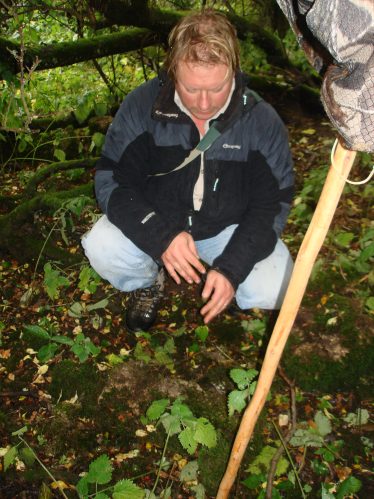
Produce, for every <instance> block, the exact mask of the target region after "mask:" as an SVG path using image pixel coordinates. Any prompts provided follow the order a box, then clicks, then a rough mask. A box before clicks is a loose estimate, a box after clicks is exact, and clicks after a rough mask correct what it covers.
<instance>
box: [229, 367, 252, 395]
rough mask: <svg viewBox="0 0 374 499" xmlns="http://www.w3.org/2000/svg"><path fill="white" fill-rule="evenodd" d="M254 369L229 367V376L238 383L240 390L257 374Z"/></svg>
mask: <svg viewBox="0 0 374 499" xmlns="http://www.w3.org/2000/svg"><path fill="white" fill-rule="evenodd" d="M257 374H258V371H256V369H248V370H245V369H238V368H236V369H231V371H230V378H231V379H232V380H233V381H234V382H235V383H236V384H237V385H238V388H239V389H240V390H244V389H245V388H247V387H248V386H249V385H250V384H251V382H252V380H253V379H254V378H255V377H256V376H257Z"/></svg>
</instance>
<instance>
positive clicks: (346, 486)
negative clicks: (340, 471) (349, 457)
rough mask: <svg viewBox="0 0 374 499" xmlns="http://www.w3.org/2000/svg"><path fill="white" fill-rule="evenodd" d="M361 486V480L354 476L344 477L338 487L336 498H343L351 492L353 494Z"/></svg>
mask: <svg viewBox="0 0 374 499" xmlns="http://www.w3.org/2000/svg"><path fill="white" fill-rule="evenodd" d="M361 487H362V482H361V481H360V480H359V479H358V478H355V477H354V476H349V477H348V478H346V479H345V480H344V481H343V482H342V483H341V484H340V485H339V488H338V491H337V493H336V499H344V497H346V496H349V495H351V494H355V493H356V492H358V491H359V490H360V489H361Z"/></svg>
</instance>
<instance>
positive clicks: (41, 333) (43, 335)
mask: <svg viewBox="0 0 374 499" xmlns="http://www.w3.org/2000/svg"><path fill="white" fill-rule="evenodd" d="M24 330H25V331H26V332H27V333H30V334H31V335H32V336H33V337H34V338H37V339H38V340H45V341H49V340H50V336H49V333H48V331H46V330H45V329H43V328H42V327H40V326H36V325H34V326H33V325H31V326H25V327H24Z"/></svg>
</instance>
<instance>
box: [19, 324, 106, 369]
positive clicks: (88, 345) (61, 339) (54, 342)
mask: <svg viewBox="0 0 374 499" xmlns="http://www.w3.org/2000/svg"><path fill="white" fill-rule="evenodd" d="M23 335H24V336H25V337H26V338H27V339H28V340H30V339H31V340H37V341H38V342H41V343H44V345H43V346H41V347H40V348H39V349H38V353H37V358H38V359H39V361H40V362H42V363H46V362H48V361H49V360H51V359H52V358H53V357H54V356H55V355H56V354H57V352H58V350H59V347H60V345H66V346H68V347H70V350H71V351H72V352H73V353H74V354H75V355H76V356H77V357H78V359H79V361H80V362H85V361H86V360H87V359H88V357H90V356H96V355H98V354H99V353H100V351H101V349H100V348H99V347H97V346H96V345H94V343H92V341H91V339H90V338H86V337H85V336H84V334H83V333H79V334H77V335H76V336H75V337H74V338H69V337H67V336H63V335H56V334H53V329H52V330H51V329H50V330H47V329H45V328H43V327H41V326H38V325H28V326H24V332H23Z"/></svg>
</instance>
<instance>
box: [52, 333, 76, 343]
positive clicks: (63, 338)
mask: <svg viewBox="0 0 374 499" xmlns="http://www.w3.org/2000/svg"><path fill="white" fill-rule="evenodd" d="M51 341H55V342H56V343H61V344H62V345H70V346H71V345H73V344H74V340H72V339H71V338H67V337H66V336H62V335H60V334H59V335H57V336H52V337H51Z"/></svg>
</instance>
